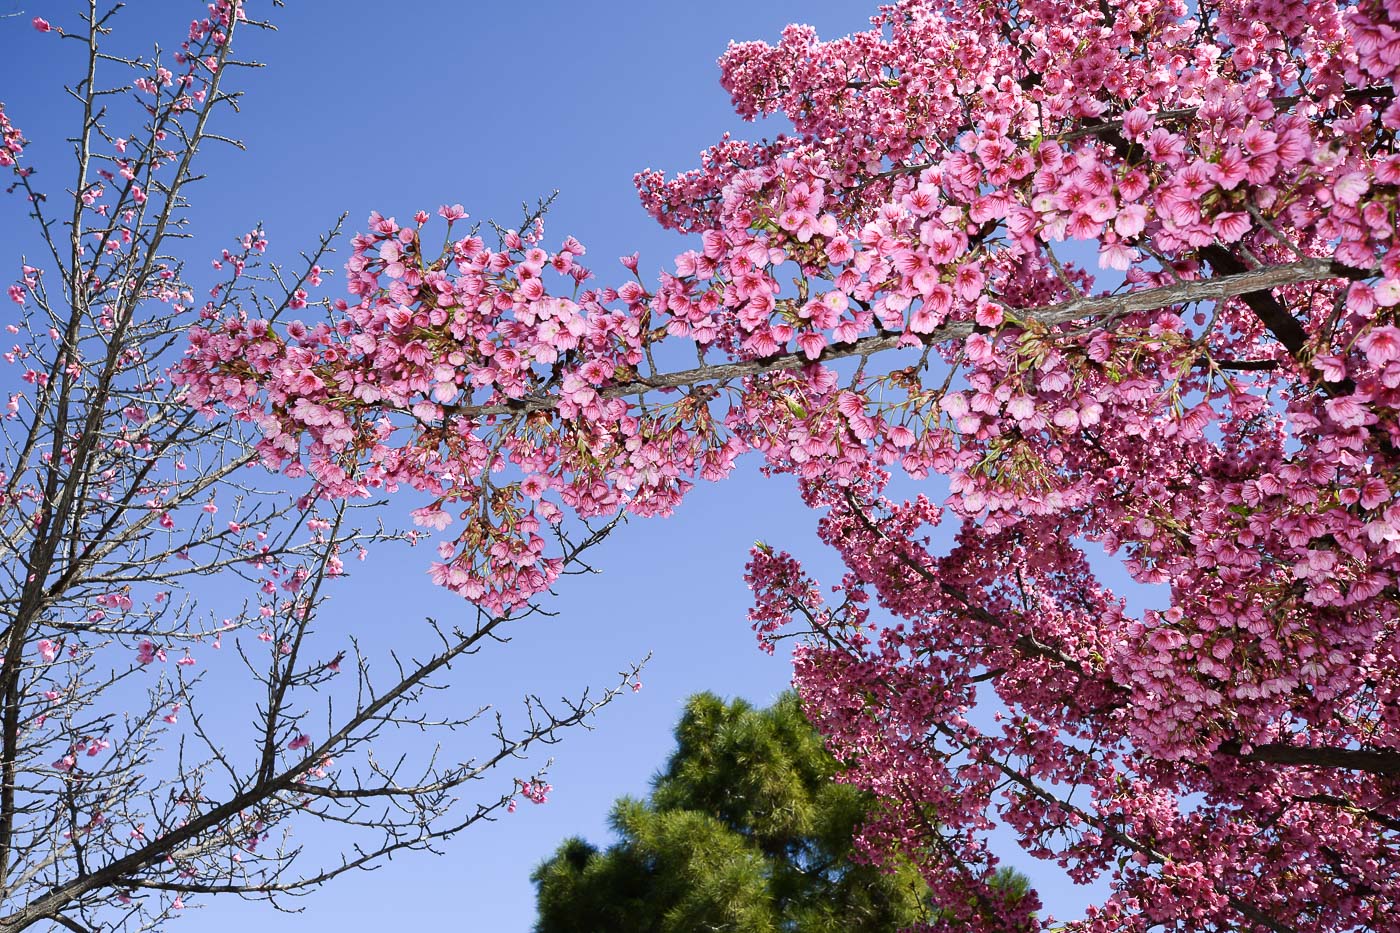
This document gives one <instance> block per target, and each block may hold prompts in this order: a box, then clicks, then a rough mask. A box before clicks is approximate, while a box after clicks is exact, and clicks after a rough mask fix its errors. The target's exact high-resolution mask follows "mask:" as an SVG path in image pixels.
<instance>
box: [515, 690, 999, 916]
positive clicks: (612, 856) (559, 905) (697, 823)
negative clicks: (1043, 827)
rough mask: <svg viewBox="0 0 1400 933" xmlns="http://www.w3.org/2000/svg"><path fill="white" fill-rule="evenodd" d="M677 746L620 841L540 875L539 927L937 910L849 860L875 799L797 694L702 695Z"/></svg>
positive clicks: (919, 891) (562, 853) (918, 894)
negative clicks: (764, 702)
mask: <svg viewBox="0 0 1400 933" xmlns="http://www.w3.org/2000/svg"><path fill="white" fill-rule="evenodd" d="M676 746H677V747H676V751H675V752H674V753H673V754H672V755H671V758H670V760H669V761H668V762H667V765H666V768H665V770H664V771H662V772H661V773H660V774H658V775H657V776H656V778H654V781H653V785H654V786H653V789H652V792H651V795H650V797H649V798H648V799H647V800H636V799H633V798H629V797H624V798H622V799H620V800H618V801H617V803H616V804H615V805H614V807H613V811H612V814H611V824H612V828H613V831H614V832H615V833H616V834H617V836H618V837H619V839H620V841H619V842H618V843H617V844H615V845H612V846H610V847H608V848H607V849H605V850H600V849H599V848H597V847H596V846H593V845H590V844H589V843H587V842H585V841H584V840H582V839H578V838H573V839H568V840H566V841H565V842H564V843H563V844H562V845H561V846H560V847H559V849H558V851H557V852H555V854H554V856H553V857H552V858H550V859H549V860H548V861H546V862H544V863H543V864H541V865H540V866H539V867H538V868H536V869H535V872H534V874H533V875H531V879H532V880H533V881H534V882H535V885H536V888H537V906H538V909H539V917H538V919H537V921H536V924H535V930H536V933H603V931H607V933H697V931H711V930H714V931H721V930H722V931H728V933H828V931H830V933H836V931H841V933H890V931H894V930H898V929H900V928H902V927H906V926H910V925H913V924H916V923H920V922H928V921H929V920H930V919H931V918H933V917H934V916H935V915H936V911H935V910H934V907H933V905H932V904H931V903H930V898H929V892H928V888H927V887H926V886H925V884H924V883H923V880H922V879H921V878H920V877H919V874H918V872H916V871H915V870H914V869H913V868H912V867H910V866H907V865H902V866H899V867H897V868H896V870H894V871H893V872H890V871H882V870H880V869H877V868H873V867H870V866H867V865H858V864H855V863H853V862H852V861H851V860H850V856H851V853H852V848H853V847H852V842H851V839H852V836H853V834H854V832H855V829H856V827H857V826H858V825H859V823H860V822H861V820H862V819H863V818H864V817H865V815H866V813H867V812H868V809H869V807H870V805H871V798H870V797H869V796H868V795H866V794H864V793H863V792H861V791H859V790H857V789H855V788H853V787H850V786H848V785H845V784H837V783H835V782H834V781H833V780H832V776H833V775H834V774H835V773H836V771H837V769H838V765H837V763H836V761H835V760H834V759H833V758H832V757H831V756H830V755H829V754H828V753H827V751H826V749H825V748H824V747H823V746H822V741H821V738H820V736H818V734H817V733H816V730H814V729H813V728H812V726H811V724H810V723H808V721H807V719H806V717H805V716H804V715H803V713H802V709H801V706H800V705H799V702H798V699H797V697H796V695H795V694H793V693H786V694H784V695H783V696H782V697H781V698H779V700H778V701H777V702H776V703H774V704H773V705H772V706H771V707H769V708H768V709H755V708H754V707H752V706H751V705H749V704H748V703H745V702H744V701H742V700H735V701H734V702H732V703H725V702H724V701H723V700H722V699H720V698H719V697H717V696H715V695H713V694H710V693H701V694H697V695H695V696H693V697H691V698H690V700H689V702H688V703H687V704H686V710H685V715H684V716H682V718H681V721H680V724H679V725H678V726H677V727H676ZM1002 888H1003V890H1004V891H1005V893H1006V896H1008V897H1019V896H1020V895H1021V894H1022V893H1023V892H1024V891H1025V879H1024V878H1022V877H1021V876H1019V875H1016V874H1015V873H1014V872H1007V873H1005V874H1004V878H1003V885H1002Z"/></svg>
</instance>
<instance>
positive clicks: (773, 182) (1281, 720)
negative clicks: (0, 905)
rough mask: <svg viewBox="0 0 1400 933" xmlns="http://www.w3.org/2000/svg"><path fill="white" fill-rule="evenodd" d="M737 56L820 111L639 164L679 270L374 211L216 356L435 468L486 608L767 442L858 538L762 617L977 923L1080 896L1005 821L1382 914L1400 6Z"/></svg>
mask: <svg viewBox="0 0 1400 933" xmlns="http://www.w3.org/2000/svg"><path fill="white" fill-rule="evenodd" d="M720 64H721V69H722V75H723V82H724V85H725V87H726V88H727V89H728V90H729V91H730V92H731V93H732V95H733V98H734V103H735V106H736V108H737V110H738V112H739V113H740V114H741V115H743V116H745V117H750V118H753V117H757V116H760V115H767V114H779V113H780V114H783V115H785V116H786V117H787V118H788V119H789V120H790V121H791V122H792V124H793V126H794V133H793V134H791V135H784V136H780V137H778V138H776V139H774V140H772V141H767V142H760V143H753V142H742V141H739V140H737V139H731V138H728V137H726V138H725V139H723V140H722V141H721V142H720V143H719V144H718V145H716V146H715V147H714V148H712V149H710V150H709V151H707V152H706V153H705V154H704V155H703V156H702V162H701V165H700V167H699V168H697V169H695V170H694V171H691V172H687V173H685V174H682V175H680V176H677V177H673V178H667V177H666V176H665V175H663V174H662V173H659V172H646V173H643V174H641V175H639V176H638V179H637V181H638V187H639V189H640V192H641V195H642V200H643V202H644V204H645V205H646V207H647V208H648V209H649V210H650V211H651V213H652V214H653V215H654V216H655V217H656V219H657V220H658V221H659V222H661V223H662V224H664V225H665V226H667V227H670V228H672V229H675V230H678V231H682V232H684V233H688V234H692V235H694V236H695V237H696V240H695V248H694V249H692V250H688V251H686V252H684V253H682V254H681V255H679V256H678V257H677V258H676V260H675V262H674V263H673V264H671V265H670V266H669V268H668V271H666V272H663V273H661V274H660V275H659V277H657V278H656V279H655V280H649V279H647V278H644V277H642V276H640V275H638V274H637V269H638V261H637V257H635V256H633V257H627V258H626V259H624V260H623V262H624V265H625V266H626V267H627V269H628V270H630V272H631V273H632V276H631V277H629V278H626V279H625V280H623V281H620V282H618V281H614V282H613V284H596V283H593V282H592V281H591V279H592V276H591V273H590V272H589V271H587V270H586V269H585V268H584V267H583V266H582V265H581V260H582V259H583V257H584V255H585V253H584V248H583V246H582V244H580V243H578V242H577V241H575V240H573V239H572V238H570V239H564V240H563V241H562V242H561V243H560V245H558V246H546V245H545V244H546V240H545V234H544V231H543V228H542V226H541V225H538V224H537V225H534V226H531V227H526V228H523V229H522V230H521V231H507V232H506V233H505V236H504V238H503V243H502V244H501V246H500V247H499V248H491V247H489V246H488V245H487V244H486V243H485V242H484V241H483V239H482V238H481V237H479V236H477V235H475V234H472V233H466V234H465V235H464V234H463V232H462V228H461V226H460V224H461V222H462V221H463V220H464V219H465V216H464V215H465V212H464V211H463V210H462V209H461V208H460V207H456V206H454V207H445V208H443V209H441V210H440V211H439V213H440V214H441V216H442V218H443V220H445V222H446V225H447V229H448V235H447V243H446V246H445V247H444V248H442V249H439V248H437V247H436V246H432V245H430V236H429V233H428V230H429V228H428V226H427V221H428V220H429V217H428V215H427V214H426V213H421V214H419V215H417V216H416V217H415V218H414V220H413V221H412V222H411V223H408V224H400V223H397V222H396V221H395V220H393V219H391V218H386V217H381V216H378V215H376V216H374V217H372V218H371V221H370V225H369V229H368V230H367V231H366V232H364V233H362V234H361V235H359V236H357V237H356V238H355V239H354V240H353V247H354V249H353V254H352V256H351V258H350V260H349V262H348V264H347V266H346V274H347V282H346V286H347V290H348V292H349V297H348V298H347V299H346V300H344V301H341V302H338V303H337V304H336V305H335V307H334V311H333V314H332V315H331V317H330V318H329V319H328V320H326V321H324V322H314V323H305V324H301V323H289V324H287V325H285V326H282V327H277V326H274V325H273V323H271V322H270V321H269V320H268V319H267V317H266V315H263V316H256V315H254V314H252V313H251V312H247V313H245V312H241V311H239V310H237V309H232V308H222V307H221V308H218V309H216V310H214V312H213V313H211V314H207V315H206V316H205V317H206V318H207V320H206V321H205V322H204V323H203V324H202V326H201V327H199V328H197V329H195V330H194V331H193V332H192V339H191V344H190V349H189V353H188V356H187V358H186V363H185V365H184V367H183V369H182V370H181V371H180V372H179V373H178V374H177V382H178V384H179V385H181V386H182V387H183V388H184V389H185V391H186V393H187V394H186V395H185V396H184V398H185V399H187V400H188V401H189V403H190V404H192V405H194V406H196V407H198V408H200V409H202V410H204V411H206V412H207V413H210V414H217V415H219V416H221V417H222V416H232V417H233V418H234V419H236V420H241V421H242V422H243V423H245V424H249V425H251V426H253V427H255V428H256V430H257V431H258V433H259V435H260V438H259V440H258V441H257V452H258V454H259V455H260V457H261V459H262V462H263V463H264V464H265V465H267V466H268V467H270V468H273V469H278V470H281V471H282V472H283V473H284V474H287V475H293V476H295V475H301V474H303V473H309V474H310V475H312V476H314V477H315V479H316V482H317V484H318V489H319V490H321V492H322V494H323V496H324V497H325V498H324V500H323V501H325V502H327V503H331V502H336V503H339V502H353V501H356V500H357V499H359V498H361V497H364V496H366V495H373V494H376V493H378V492H380V491H386V492H390V491H393V490H394V489H396V488H399V487H402V486H408V487H411V488H413V489H416V490H419V491H420V492H424V493H427V494H428V495H430V496H432V497H433V500H434V501H433V504H431V505H429V506H426V507H424V508H422V509H420V510H419V511H418V512H417V518H418V520H419V521H420V523H421V524H422V525H424V526H427V527H428V528H431V529H432V530H433V531H434V532H436V533H437V537H438V540H439V542H440V543H439V545H438V548H439V555H440V559H439V561H437V562H436V563H434V564H433V566H432V569H431V573H432V575H433V577H434V579H435V580H437V581H438V582H439V583H441V584H442V585H444V586H446V587H447V588H449V589H451V590H453V591H455V592H458V593H460V594H462V595H463V596H464V597H466V598H467V599H468V600H470V601H472V603H474V604H475V605H478V606H482V607H485V611H488V612H492V613H503V612H512V611H514V610H515V607H519V606H522V605H527V604H528V603H529V602H530V601H531V600H532V599H535V598H536V597H538V596H539V595H540V594H542V593H544V592H546V591H547V590H548V588H549V587H550V586H551V584H552V583H553V582H554V581H555V579H557V577H558V575H559V574H560V573H561V572H562V569H563V566H564V564H563V562H564V561H566V560H567V559H568V556H569V552H568V551H567V550H561V549H559V548H557V547H554V546H552V545H550V544H549V542H548V541H547V539H546V535H545V531H546V530H547V529H549V528H551V527H553V528H566V527H569V525H570V523H571V522H574V521H580V520H601V519H604V518H607V517H612V516H617V515H620V514H626V513H630V514H634V515H644V516H645V515H652V516H664V515H667V514H669V513H671V512H672V511H673V510H674V509H675V507H676V505H677V503H678V502H679V501H680V500H681V498H682V497H683V495H684V494H685V492H686V490H687V489H688V488H690V485H691V484H692V483H693V482H694V481H695V480H696V479H697V478H703V479H710V480H717V479H720V478H723V477H724V476H726V475H727V474H728V473H729V472H730V470H731V468H732V466H733V464H734V461H735V459H736V458H737V457H738V456H739V455H740V454H741V453H743V452H745V451H756V452H757V453H758V454H759V455H760V456H761V457H763V459H764V463H765V465H766V469H768V470H770V471H772V472H775V473H776V472H781V473H790V474H793V475H795V476H796V477H797V478H798V479H799V480H800V483H801V489H802V495H803V496H804V498H805V500H806V501H807V502H808V503H809V504H810V505H811V506H812V507H813V508H814V509H815V510H817V511H818V512H819V513H820V520H819V522H820V531H821V535H822V537H823V539H824V540H825V541H826V542H828V543H829V544H830V545H831V546H832V547H834V548H835V549H836V550H837V551H838V552H839V553H840V555H841V557H842V559H843V560H844V562H845V565H846V567H847V573H846V574H845V576H844V577H843V578H842V579H841V580H840V581H839V582H838V583H837V585H836V587H835V590H834V593H828V592H827V591H824V590H823V589H822V588H821V587H819V586H818V585H817V583H816V582H815V581H813V580H812V579H811V578H810V577H809V576H807V575H806V574H805V572H804V571H803V569H802V568H801V566H800V565H799V564H798V563H797V561H796V560H794V559H793V558H792V557H790V556H788V555H786V554H784V553H780V552H777V551H774V550H772V549H771V548H769V547H767V546H766V545H760V546H758V547H756V548H755V550H754V552H753V554H752V559H751V564H750V569H749V580H750V582H751V584H752V586H753V589H754V592H755V596H756V603H755V608H754V610H753V620H754V624H755V627H756V628H757V630H758V631H759V634H760V637H761V639H762V640H763V642H764V643H765V644H767V645H769V646H770V647H771V645H772V642H773V640H774V639H776V638H781V637H787V636H789V635H800V636H802V637H803V641H802V646H801V647H800V648H799V649H798V652H797V662H796V663H797V667H796V683H797V686H798V688H799V690H800V691H801V694H802V696H803V698H804V700H805V703H806V707H807V709H808V711H809V713H810V715H811V716H812V717H813V719H814V721H815V722H816V723H817V724H818V726H819V728H821V729H822V730H823V732H824V733H825V734H826V736H827V738H828V741H829V743H830V746H831V748H832V750H833V751H834V752H835V753H836V755H837V757H838V758H839V759H840V760H842V761H843V762H845V763H846V765H847V766H848V770H847V772H846V774H845V779H846V780H849V781H851V782H853V783H855V784H857V785H859V786H860V787H862V788H864V789H866V790H868V791H870V792H872V793H873V794H875V795H876V797H877V798H879V799H880V800H881V801H882V803H883V810H882V812H881V814H880V815H879V816H878V817H877V818H875V819H874V820H873V821H872V822H871V823H870V824H869V825H867V826H866V828H865V829H864V831H863V835H862V839H861V844H862V845H863V846H864V848H865V851H866V852H867V854H868V855H869V857H871V858H874V859H877V860H878V859H880V858H882V857H883V856H884V855H886V854H888V853H902V854H903V855H904V856H906V857H909V858H912V859H913V860H915V861H916V862H917V863H918V864H920V865H921V866H922V867H923V869H924V871H925V874H926V877H927V878H928V880H929V883H930V885H931V886H932V887H933V888H934V890H935V892H937V894H938V897H939V901H940V903H948V904H953V905H961V906H960V907H958V908H957V909H955V910H954V911H953V913H954V914H957V916H950V917H949V918H948V919H947V920H946V921H943V922H942V925H941V926H939V927H938V928H939V929H945V928H949V929H950V928H952V927H953V926H954V925H957V924H963V925H969V924H970V925H972V926H973V927H975V928H979V929H984V930H988V931H1000V930H1007V929H1023V928H1035V927H1042V928H1048V927H1050V926H1051V925H1052V924H1054V921H1053V920H1052V919H1050V918H1046V917H1044V916H1042V915H1040V914H1037V913H1036V911H1037V910H1038V906H1039V905H1038V904H1037V902H1036V899H1035V898H1033V897H1028V898H1025V899H1022V900H1021V901H1018V902H1017V903H1016V904H1015V905H1007V904H1006V903H1005V902H1004V901H1002V900H998V899H996V898H994V897H992V896H991V891H990V888H989V887H988V885H989V883H990V881H991V879H992V878H993V877H994V873H995V870H996V859H995V858H994V857H993V855H992V854H991V852H990V851H989V848H988V845H987V840H986V834H987V831H988V830H989V829H990V828H991V827H993V826H995V825H998V824H999V825H1001V826H1004V827H1007V828H1009V829H1010V830H1011V831H1012V832H1014V833H1015V834H1017V836H1018V837H1019V838H1020V840H1021V842H1022V844H1023V845H1024V847H1025V848H1026V849H1027V850H1028V851H1029V852H1030V853H1031V854H1033V855H1035V856H1038V857H1041V858H1045V859H1049V860H1053V861H1055V862H1057V863H1058V864H1060V865H1061V866H1063V867H1064V868H1065V869H1066V870H1067V871H1068V872H1069V874H1070V876H1071V877H1072V878H1074V879H1076V880H1079V881H1088V880H1091V879H1095V878H1102V877H1106V878H1107V879H1108V880H1109V883H1110V886H1111V894H1110V895H1109V896H1108V897H1107V898H1106V899H1105V900H1104V901H1103V902H1101V903H1098V904H1095V905H1093V907H1092V908H1091V909H1090V910H1089V912H1088V915H1087V918H1086V919H1084V920H1083V921H1081V922H1076V923H1072V924H1069V925H1068V927H1065V928H1067V929H1076V930H1086V931H1087V930H1093V931H1145V930H1183V931H1184V930H1270V931H1274V933H1293V931H1299V933H1301V931H1342V930H1378V929H1382V928H1385V927H1386V926H1387V924H1388V923H1389V921H1386V920H1385V919H1384V918H1386V917H1393V916H1394V915H1395V912H1396V910H1397V908H1400V903H1397V901H1398V900H1400V882H1397V878H1400V783H1397V782H1400V664H1397V662H1398V661H1400V657H1397V652H1400V630H1398V628H1397V626H1398V625H1400V623H1398V622H1397V602H1398V601H1400V589H1397V579H1396V573H1397V569H1400V565H1397V556H1396V554H1397V548H1400V544H1397V542H1400V503H1398V502H1397V501H1396V498H1395V492H1394V490H1395V489H1397V488H1400V476H1397V473H1396V471H1397V468H1400V454H1398V453H1397V445H1400V423H1397V417H1396V408H1397V407H1398V406H1400V392H1397V387H1400V328H1397V326H1396V324H1395V318H1396V311H1395V308H1396V306H1397V304H1400V254H1397V257H1392V256H1391V248H1392V245H1393V243H1394V240H1395V237H1396V233H1395V214H1396V207H1397V199H1398V196H1400V154H1397V153H1396V129H1397V127H1400V102H1397V101H1396V99H1395V79H1396V73H1397V68H1398V67H1400V8H1397V7H1396V6H1395V5H1394V4H1390V3H1379V2H1373V0H1367V2H1362V3H1350V2H1333V0H1307V2H1303V3H1296V4H1280V3H1272V2H1254V0H1202V2H1199V3H1197V4H1195V5H1189V6H1188V5H1187V4H1185V3H1180V2H1156V0H1153V2H1146V0H1095V2H1086V0H1018V2H1011V0H986V2H977V3H966V2H951V0H898V2H895V3H892V4H890V5H888V6H885V7H882V8H881V9H880V11H879V12H878V13H877V14H876V16H875V17H874V19H873V20H872V28H871V29H870V30H869V31H867V32H863V33H860V34H856V35H852V36H849V37H845V38H841V39H837V40H834V41H826V42H823V41H820V40H819V39H818V37H817V36H816V35H815V34H814V32H813V31H812V30H811V29H809V28H805V27H800V26H793V27H789V28H788V29H787V30H786V31H784V33H783V35H782V37H781V39H780V40H779V41H778V42H777V43H776V44H767V43H762V42H748V43H741V44H736V45H732V46H731V47H730V48H729V50H728V51H727V52H726V53H725V54H724V56H723V57H722V58H721V60H720ZM438 236H439V234H437V233H433V234H432V235H431V240H432V241H433V242H435V241H436V238H437V237H438ZM687 355H690V356H691V357H693V359H694V362H693V363H692V362H689V361H688V360H687ZM901 477H903V478H901ZM907 480H913V481H916V482H927V483H928V484H929V487H928V489H927V490H926V491H925V492H924V493H923V494H916V495H914V497H913V498H909V499H906V498H905V497H904V496H903V495H897V494H896V490H897V489H903V488H907V485H906V483H907ZM891 484H897V485H891ZM942 484H946V493H945V492H944V491H943V489H944V487H943V485H942ZM1099 552H1101V553H1102V555H1106V556H1104V557H1102V559H1101V558H1100V557H1098V556H1095V555H1096V554H1098V553H1099ZM1114 566H1116V567H1117V568H1119V569H1118V570H1117V571H1112V568H1113V567H1114ZM1111 572H1118V573H1126V574H1127V575H1128V576H1130V577H1131V578H1132V579H1133V580H1135V581H1136V582H1137V583H1139V584H1144V585H1147V586H1150V587H1152V588H1153V591H1154V592H1155V593H1156V594H1158V605H1159V606H1160V607H1161V608H1158V609H1152V610H1146V611H1136V612H1135V611H1130V610H1129V609H1128V607H1127V605H1126V604H1125V602H1124V600H1123V599H1122V598H1121V597H1120V596H1118V595H1116V594H1115V593H1114V592H1113V590H1112V589H1111V588H1110V585H1109V583H1108V582H1107V579H1106V576H1105V575H1106V574H1107V573H1111ZM877 609H878V611H876V610H877ZM934 813H936V819H934V818H933V816H932V814H934ZM1056 928H1060V927H1056Z"/></svg>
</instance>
